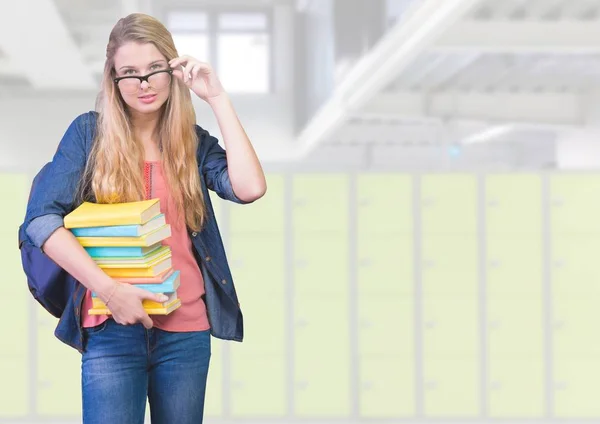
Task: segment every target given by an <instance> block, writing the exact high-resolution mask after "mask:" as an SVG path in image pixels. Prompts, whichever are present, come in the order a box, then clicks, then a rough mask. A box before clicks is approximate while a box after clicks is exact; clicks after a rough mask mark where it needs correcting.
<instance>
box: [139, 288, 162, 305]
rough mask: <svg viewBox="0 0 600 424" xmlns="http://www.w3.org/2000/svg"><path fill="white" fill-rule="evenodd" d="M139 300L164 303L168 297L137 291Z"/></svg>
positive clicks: (146, 291)
mask: <svg viewBox="0 0 600 424" xmlns="http://www.w3.org/2000/svg"><path fill="white" fill-rule="evenodd" d="M139 297H140V300H144V299H148V300H153V301H155V302H165V301H166V300H167V299H168V298H169V297H168V296H166V295H164V294H162V293H152V292H150V291H148V290H142V289H139Z"/></svg>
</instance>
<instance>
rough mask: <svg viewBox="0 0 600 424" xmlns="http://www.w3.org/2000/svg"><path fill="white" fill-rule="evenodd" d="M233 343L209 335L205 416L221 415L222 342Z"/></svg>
mask: <svg viewBox="0 0 600 424" xmlns="http://www.w3.org/2000/svg"><path fill="white" fill-rule="evenodd" d="M224 343H233V342H230V341H224V340H221V339H217V338H215V337H211V339H210V351H211V354H210V365H209V368H208V379H207V381H206V395H205V399H204V414H205V415H206V416H207V417H221V416H223V344H224Z"/></svg>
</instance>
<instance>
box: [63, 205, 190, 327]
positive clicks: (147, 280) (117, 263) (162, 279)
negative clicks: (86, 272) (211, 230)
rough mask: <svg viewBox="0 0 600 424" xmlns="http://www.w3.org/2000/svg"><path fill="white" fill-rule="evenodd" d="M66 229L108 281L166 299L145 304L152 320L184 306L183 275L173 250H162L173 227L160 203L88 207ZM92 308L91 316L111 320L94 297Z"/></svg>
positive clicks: (81, 208) (75, 214)
mask: <svg viewBox="0 0 600 424" xmlns="http://www.w3.org/2000/svg"><path fill="white" fill-rule="evenodd" d="M64 225H65V228H67V229H69V230H70V231H71V232H72V233H73V235H74V236H75V237H76V238H77V240H78V241H79V243H80V244H81V245H82V246H83V247H84V249H85V250H86V251H87V252H88V253H89V255H90V256H91V257H92V258H93V259H94V261H95V262H96V263H97V264H98V266H99V267H100V268H102V270H103V271H104V272H105V273H106V274H107V275H108V276H110V277H112V278H113V279H115V280H116V281H119V282H122V283H128V284H135V285H136V286H137V287H140V288H142V289H145V290H148V291H151V292H153V293H164V294H165V295H167V296H168V300H167V301H165V302H155V301H151V300H147V299H146V300H143V301H142V304H143V306H144V309H145V310H146V312H147V313H148V314H152V315H168V314H169V313H171V312H172V311H174V310H175V309H177V308H179V307H180V306H181V300H180V299H179V298H178V297H177V289H178V288H179V284H180V281H179V271H177V270H174V269H173V267H172V263H171V249H170V248H169V246H163V244H162V241H163V240H165V239H166V238H168V237H170V236H171V227H170V226H169V224H167V223H166V221H165V216H164V214H162V213H161V212H160V201H159V199H152V200H143V201H139V202H127V203H112V204H99V203H91V202H84V203H82V204H81V205H80V206H79V207H78V208H77V209H75V210H74V211H73V212H71V213H70V214H68V215H67V216H65V218H64ZM92 302H93V307H92V308H91V309H89V311H88V312H89V314H90V315H105V314H110V310H109V309H108V307H107V306H106V305H105V304H104V302H102V300H100V298H98V296H97V295H96V293H95V292H92Z"/></svg>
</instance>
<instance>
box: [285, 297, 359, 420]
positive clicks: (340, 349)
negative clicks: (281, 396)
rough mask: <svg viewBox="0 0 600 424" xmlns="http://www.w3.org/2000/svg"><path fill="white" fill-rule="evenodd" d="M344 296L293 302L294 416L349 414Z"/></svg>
mask: <svg viewBox="0 0 600 424" xmlns="http://www.w3.org/2000/svg"><path fill="white" fill-rule="evenodd" d="M348 319H349V310H348V297H347V295H341V294H338V295H330V296H325V295H311V296H309V295H304V294H303V295H296V296H295V298H294V326H295V328H294V383H295V395H294V399H295V406H294V409H295V413H296V415H298V416H305V417H306V416H318V417H322V416H323V417H331V416H340V417H341V416H345V415H347V414H348V413H349V410H350V394H349V393H350V392H349V390H350V388H349V387H350V381H349V379H350V337H349V331H350V328H349V321H348Z"/></svg>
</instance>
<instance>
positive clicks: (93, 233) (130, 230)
mask: <svg viewBox="0 0 600 424" xmlns="http://www.w3.org/2000/svg"><path fill="white" fill-rule="evenodd" d="M137 228H138V227H137V226H136V225H122V226H115V227H87V228H73V229H72V230H71V232H72V233H73V235H74V236H75V237H137V236H138V231H137Z"/></svg>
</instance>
